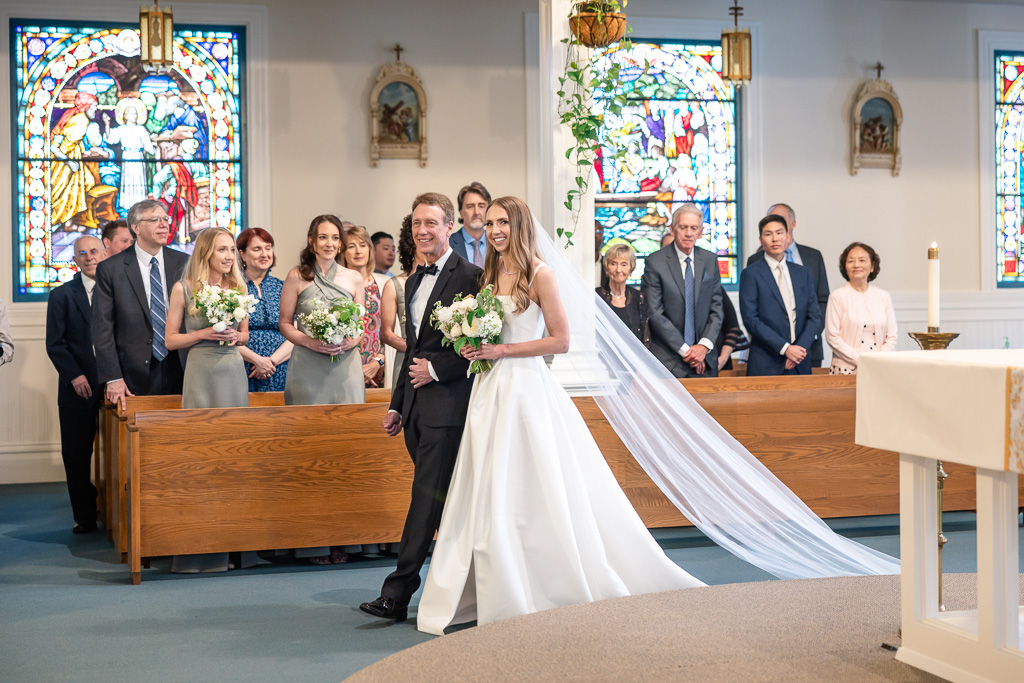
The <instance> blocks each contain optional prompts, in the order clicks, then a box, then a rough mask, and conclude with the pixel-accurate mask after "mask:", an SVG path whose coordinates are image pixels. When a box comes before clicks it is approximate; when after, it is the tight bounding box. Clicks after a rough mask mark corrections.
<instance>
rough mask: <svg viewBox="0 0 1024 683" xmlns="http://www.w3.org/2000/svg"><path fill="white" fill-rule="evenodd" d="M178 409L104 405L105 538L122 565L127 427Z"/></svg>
mask: <svg viewBox="0 0 1024 683" xmlns="http://www.w3.org/2000/svg"><path fill="white" fill-rule="evenodd" d="M389 398H390V392H388V391H387V390H385V389H370V390H368V391H367V392H366V400H367V401H368V402H373V403H379V402H382V401H387V400H389ZM283 405H284V392H281V391H275V392H256V393H253V392H251V393H250V394H249V406H250V407H262V406H283ZM180 409H181V396H180V395H170V396H129V397H127V398H126V400H125V406H124V407H123V408H122V407H120V406H114V405H113V404H112V403H109V402H106V406H105V410H104V413H105V417H104V420H105V422H106V428H105V433H106V439H105V446H104V456H103V457H104V461H105V463H106V465H105V468H106V477H107V501H108V504H107V516H106V523H107V529H108V530H109V531H108V535H107V537H108V538H111V536H113V538H112V540H113V541H114V543H115V545H116V547H117V551H118V552H119V553H120V555H121V562H127V561H128V527H129V524H128V496H127V495H126V492H127V490H128V489H127V482H128V449H129V438H128V425H129V424H130V423H131V422H132V421H133V420H134V419H135V415H136V413H138V412H145V411H152V410H180Z"/></svg>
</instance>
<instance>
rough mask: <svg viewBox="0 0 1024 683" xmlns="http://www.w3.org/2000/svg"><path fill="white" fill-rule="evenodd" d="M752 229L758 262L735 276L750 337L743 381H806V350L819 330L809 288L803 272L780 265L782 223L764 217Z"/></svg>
mask: <svg viewBox="0 0 1024 683" xmlns="http://www.w3.org/2000/svg"><path fill="white" fill-rule="evenodd" d="M758 229H759V230H760V234H761V247H762V249H764V258H762V259H758V260H757V261H755V262H754V263H753V264H751V265H749V266H747V267H746V268H745V269H744V270H743V274H742V275H741V276H740V315H741V316H742V317H743V324H744V325H746V327H747V332H748V333H750V356H749V358H748V360H747V375H748V376H757V375H809V374H811V357H810V354H809V353H808V347H809V346H810V344H811V343H812V342H813V341H814V336H815V334H816V331H817V330H820V329H821V311H820V310H819V309H818V302H817V301H816V300H815V296H814V283H813V282H812V281H811V275H810V273H808V272H807V269H806V268H804V267H803V266H799V265H797V264H795V263H789V262H788V261H786V247H787V246H788V245H789V226H788V225H787V223H786V219H785V218H783V217H782V216H779V215H778V214H769V215H767V216H765V217H764V218H762V219H761V222H760V223H759V224H758Z"/></svg>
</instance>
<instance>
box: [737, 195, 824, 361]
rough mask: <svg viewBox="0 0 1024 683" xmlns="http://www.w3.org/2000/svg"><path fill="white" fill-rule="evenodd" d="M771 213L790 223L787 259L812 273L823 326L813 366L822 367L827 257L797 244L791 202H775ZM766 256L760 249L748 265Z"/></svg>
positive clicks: (814, 348) (816, 340) (814, 346)
mask: <svg viewBox="0 0 1024 683" xmlns="http://www.w3.org/2000/svg"><path fill="white" fill-rule="evenodd" d="M768 214H769V215H775V216H782V217H783V218H785V219H786V223H788V224H789V246H788V247H786V260H787V261H789V262H790V263H796V264H797V265H801V266H803V267H804V268H806V269H807V270H808V271H809V272H810V274H811V281H812V282H813V283H814V291H815V295H816V297H817V299H818V308H819V310H820V311H821V328H820V329H819V330H818V331H817V332H816V333H815V336H814V343H813V344H811V366H812V367H815V368H817V367H820V366H821V362H822V360H823V359H824V358H825V355H824V349H823V348H822V342H821V339H822V330H824V329H825V309H826V308H828V295H829V290H828V271H827V270H826V269H825V259H823V258H822V257H821V252H820V251H818V250H817V249H815V248H814V247H808V246H807V245H806V244H797V242H796V238H795V237H794V236H793V231H794V230H795V229H796V211H794V210H793V207H791V206H790V205H789V204H773V205H772V206H771V207H770V208H769V209H768ZM763 257H764V250H763V249H760V248H759V249H758V250H757V251H756V252H754V253H753V254H751V255H750V258H749V259H747V265H748V266H749V265H751V264H752V263H754V261H757V260H759V259H761V258H763Z"/></svg>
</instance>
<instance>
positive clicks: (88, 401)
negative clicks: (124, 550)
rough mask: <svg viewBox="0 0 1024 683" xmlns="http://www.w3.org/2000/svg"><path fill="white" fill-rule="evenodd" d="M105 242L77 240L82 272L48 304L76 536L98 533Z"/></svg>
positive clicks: (48, 331) (50, 346)
mask: <svg viewBox="0 0 1024 683" xmlns="http://www.w3.org/2000/svg"><path fill="white" fill-rule="evenodd" d="M103 256H104V249H103V244H102V243H101V242H100V241H99V240H98V239H96V238H95V237H92V236H91V235H83V236H82V237H79V238H78V240H77V241H76V242H75V255H74V260H75V265H76V266H78V273H76V274H75V276H74V277H73V278H72V279H71V280H70V281H68V282H66V283H64V284H63V285H61V286H60V287H57V288H56V289H54V290H53V291H52V292H50V296H49V301H48V302H47V306H46V355H48V356H49V357H50V362H51V363H53V367H54V368H56V370H57V378H58V381H57V416H58V417H59V418H60V454H61V459H62V460H63V461H64V474H65V478H66V479H67V482H68V495H69V497H70V498H71V512H72V514H73V515H74V519H75V525H74V527H72V530H71V531H72V533H76V534H88V533H91V532H93V531H95V530H96V495H97V493H96V487H95V486H93V485H92V477H91V468H92V445H93V440H94V439H95V438H96V426H97V415H98V413H99V408H100V387H99V382H98V381H97V378H96V355H95V354H94V352H93V347H92V322H91V321H92V298H93V294H94V293H95V291H96V267H97V266H98V265H99V263H100V261H102V260H103Z"/></svg>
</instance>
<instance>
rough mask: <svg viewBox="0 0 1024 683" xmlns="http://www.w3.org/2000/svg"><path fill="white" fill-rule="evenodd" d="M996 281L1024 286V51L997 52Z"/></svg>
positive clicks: (1006, 285) (1001, 284)
mask: <svg viewBox="0 0 1024 683" xmlns="http://www.w3.org/2000/svg"><path fill="white" fill-rule="evenodd" d="M995 171H996V245H997V246H996V254H997V258H998V259H999V263H998V266H997V270H996V273H997V275H996V283H997V285H998V286H1000V287H1021V286H1024V254H1022V252H1021V246H1022V245H1024V223H1022V222H1021V199H1022V196H1024V189H1022V188H1021V175H1022V174H1024V53H1021V52H1016V53H1009V52H997V53H996V169H995Z"/></svg>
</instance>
